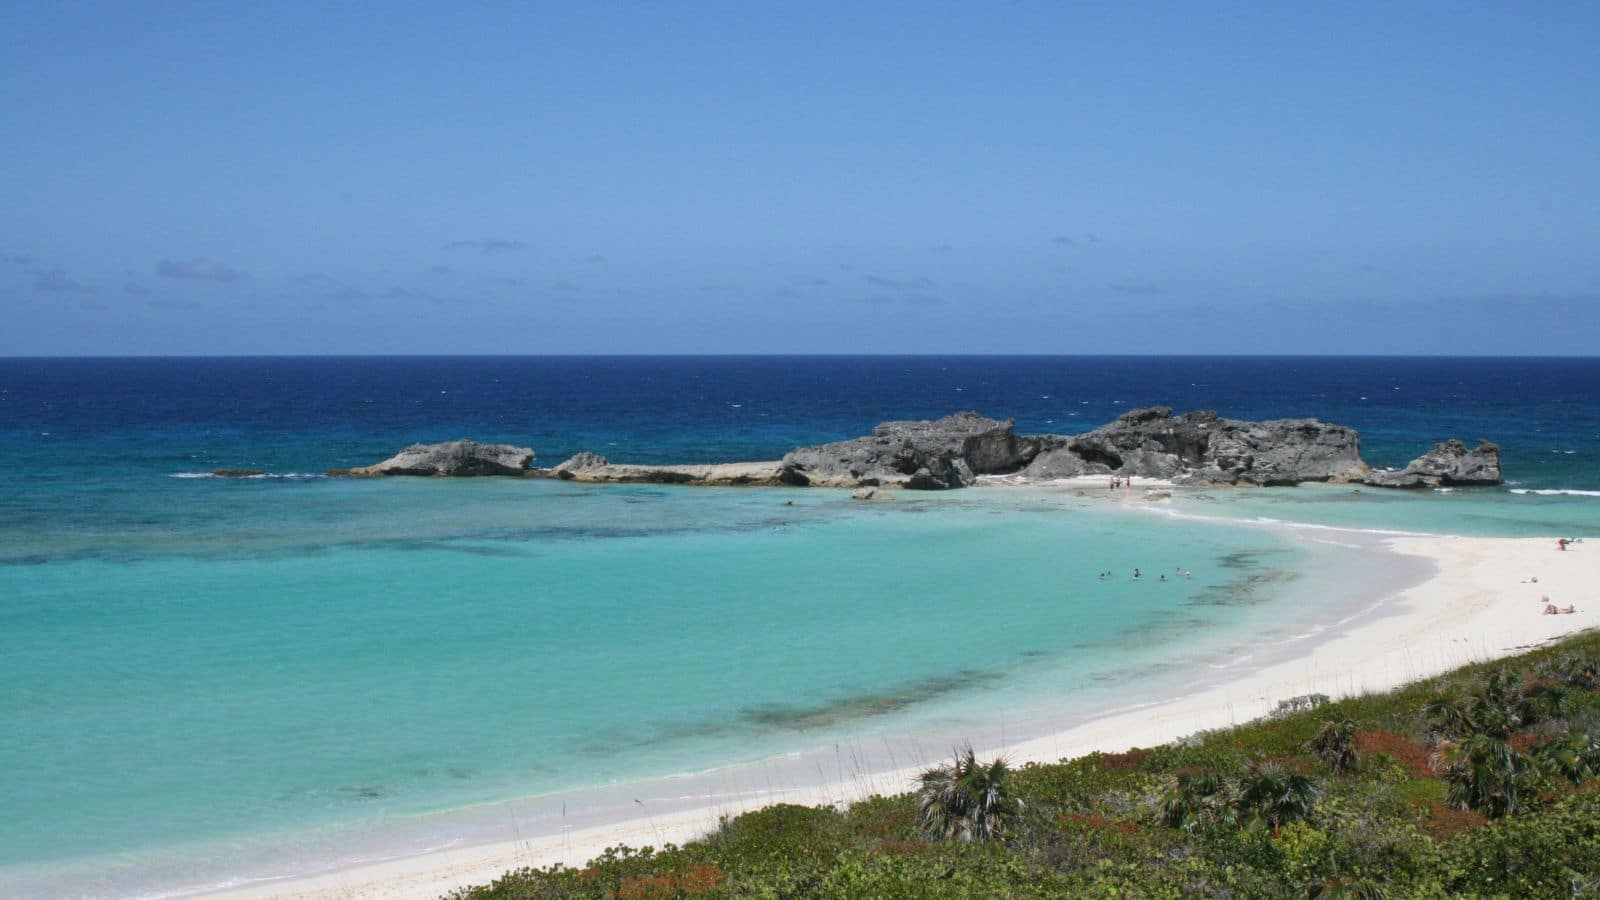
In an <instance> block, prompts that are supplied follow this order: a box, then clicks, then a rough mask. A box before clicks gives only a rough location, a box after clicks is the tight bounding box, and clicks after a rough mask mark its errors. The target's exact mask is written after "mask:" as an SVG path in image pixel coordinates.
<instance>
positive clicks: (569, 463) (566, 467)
mask: <svg viewBox="0 0 1600 900" xmlns="http://www.w3.org/2000/svg"><path fill="white" fill-rule="evenodd" d="M608 465H610V462H608V461H607V460H606V458H605V457H604V456H601V455H600V454H598V453H590V452H589V451H587V450H584V451H581V452H579V453H574V454H573V455H572V456H570V457H568V458H567V459H566V460H565V461H563V462H560V463H557V464H556V465H555V466H554V467H553V468H552V469H551V470H550V474H551V475H553V476H555V477H556V478H559V479H561V480H563V481H570V480H572V479H573V478H575V477H577V476H576V474H575V473H577V472H582V471H584V470H586V469H598V468H603V467H605V466H608Z"/></svg>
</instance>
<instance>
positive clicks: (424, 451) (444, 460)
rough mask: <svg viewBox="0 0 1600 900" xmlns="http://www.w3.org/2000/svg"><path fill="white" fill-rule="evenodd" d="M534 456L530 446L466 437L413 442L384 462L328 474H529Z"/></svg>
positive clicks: (363, 475) (376, 475) (360, 475)
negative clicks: (434, 442)
mask: <svg viewBox="0 0 1600 900" xmlns="http://www.w3.org/2000/svg"><path fill="white" fill-rule="evenodd" d="M533 458H534V453H533V451H532V450H530V449H528V448H527V447H513V446H511V445H510V444H480V443H478V442H477V441H470V440H466V439H462V440H459V441H446V442H444V443H442V444H412V445H411V446H409V447H407V448H405V449H404V450H401V451H400V452H399V453H396V454H395V455H394V456H391V457H389V458H388V459H386V460H384V461H383V462H380V463H375V464H373V465H370V466H362V467H360V468H355V469H340V470H335V471H333V472H329V473H328V474H330V475H346V476H352V477H379V476H385V475H422V476H432V475H437V476H448V477H467V476H477V475H525V474H527V471H528V466H529V465H530V464H531V463H532V462H533Z"/></svg>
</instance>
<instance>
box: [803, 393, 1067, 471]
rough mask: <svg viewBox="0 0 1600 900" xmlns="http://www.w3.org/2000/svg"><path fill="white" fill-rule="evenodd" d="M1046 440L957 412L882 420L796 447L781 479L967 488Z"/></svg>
mask: <svg viewBox="0 0 1600 900" xmlns="http://www.w3.org/2000/svg"><path fill="white" fill-rule="evenodd" d="M1045 443H1046V442H1045V441H1042V440H1041V439H1037V438H1023V437H1019V436H1018V435H1017V433H1016V431H1015V422H1013V421H1011V420H1007V421H1004V422H1002V421H999V420H997V419H989V418H985V417H984V416H981V415H979V414H977V413H975V412H959V413H956V414H954V415H949V416H945V417H944V418H942V419H933V420H923V421H915V422H884V423H883V424H882V425H879V426H878V427H877V428H874V429H873V430H872V434H870V435H868V436H867V437H862V438H855V439H854V440H848V441H836V442H834V443H831V444H821V445H819V446H815V447H800V448H798V449H796V450H793V451H791V452H790V453H789V454H788V455H787V456H785V457H784V458H783V466H782V473H781V475H780V478H781V479H782V480H783V482H784V483H786V484H810V485H824V486H833V487H854V486H856V485H860V484H863V483H865V484H874V485H902V486H904V487H907V488H911V489H913V490H946V489H949V488H959V487H966V486H967V485H969V484H971V483H972V482H973V481H974V479H976V477H977V476H979V475H985V474H997V473H1004V472H1015V471H1016V470H1017V469H1019V468H1021V467H1022V466H1023V465H1025V464H1026V463H1027V462H1028V461H1030V460H1031V459H1032V458H1033V457H1034V456H1035V455H1036V454H1038V452H1039V451H1040V449H1041V447H1042V446H1044V444H1045Z"/></svg>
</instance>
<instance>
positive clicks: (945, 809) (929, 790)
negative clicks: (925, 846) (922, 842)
mask: <svg viewBox="0 0 1600 900" xmlns="http://www.w3.org/2000/svg"><path fill="white" fill-rule="evenodd" d="M1010 776H1011V770H1010V768H1009V767H1007V765H1006V761H1005V759H1004V758H1001V757H996V758H995V759H993V760H991V761H990V762H988V763H980V762H978V759H977V755H976V754H975V753H973V750H972V745H970V744H967V745H965V746H963V747H960V748H958V749H957V750H956V752H955V759H954V760H953V761H952V762H951V763H950V764H949V765H944V766H938V767H935V768H932V769H929V770H928V771H926V772H923V773H922V776H921V777H920V779H919V780H920V782H921V785H922V787H921V790H920V791H919V793H918V799H917V829H918V831H920V832H921V833H922V835H923V837H926V838H928V839H930V840H941V839H942V840H956V841H988V840H993V839H995V838H998V837H1000V836H1002V835H1004V834H1005V832H1006V830H1007V829H1008V828H1009V827H1010V825H1011V824H1012V822H1014V821H1015V819H1016V817H1017V816H1018V815H1019V814H1020V813H1021V812H1022V801H1021V800H1020V799H1018V798H1016V797H1014V796H1012V793H1011V786H1010Z"/></svg>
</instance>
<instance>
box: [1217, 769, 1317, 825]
mask: <svg viewBox="0 0 1600 900" xmlns="http://www.w3.org/2000/svg"><path fill="white" fill-rule="evenodd" d="M1316 797H1317V785H1316V782H1314V781H1312V780H1311V778H1310V776H1307V775H1305V774H1304V773H1302V772H1300V771H1299V770H1297V769H1295V768H1294V767H1293V766H1289V765H1286V764H1284V763H1282V762H1278V761H1276V760H1257V761H1256V762H1253V763H1251V764H1250V768H1249V769H1247V770H1245V773H1244V777H1243V778H1241V779H1240V780H1239V796H1238V798H1237V799H1236V800H1235V801H1234V809H1235V810H1236V811H1237V812H1238V814H1239V821H1240V822H1241V823H1242V824H1246V825H1261V826H1265V827H1267V828H1270V829H1272V830H1273V831H1277V830H1278V829H1279V828H1282V827H1283V826H1284V825H1287V824H1288V823H1290V822H1299V821H1302V820H1304V819H1309V818H1310V817H1311V808H1312V805H1313V804H1314V803H1315V802H1316Z"/></svg>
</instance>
